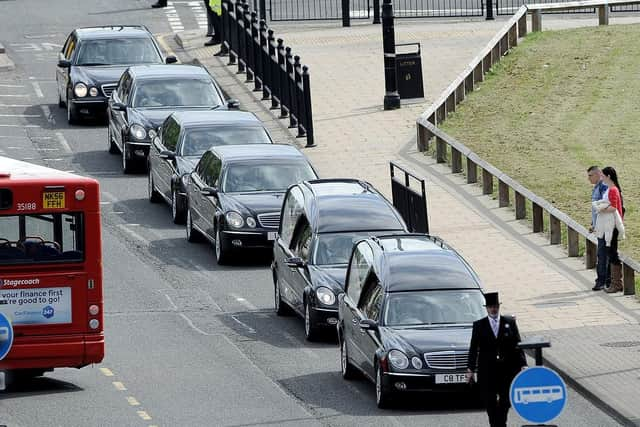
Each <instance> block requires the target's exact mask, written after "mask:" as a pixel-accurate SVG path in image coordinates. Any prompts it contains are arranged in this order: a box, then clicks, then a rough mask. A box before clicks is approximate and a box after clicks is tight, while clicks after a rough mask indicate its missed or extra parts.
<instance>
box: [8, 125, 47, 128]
mask: <svg viewBox="0 0 640 427" xmlns="http://www.w3.org/2000/svg"><path fill="white" fill-rule="evenodd" d="M0 127H3V128H39V127H40V126H38V125H0Z"/></svg>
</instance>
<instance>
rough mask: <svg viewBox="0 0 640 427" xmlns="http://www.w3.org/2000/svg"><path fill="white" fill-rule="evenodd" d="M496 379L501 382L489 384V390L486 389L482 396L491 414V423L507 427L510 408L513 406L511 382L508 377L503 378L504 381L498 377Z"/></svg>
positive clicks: (499, 426)
mask: <svg viewBox="0 0 640 427" xmlns="http://www.w3.org/2000/svg"><path fill="white" fill-rule="evenodd" d="M495 380H496V382H500V383H501V384H496V385H495V386H494V385H493V384H492V385H491V386H489V387H488V388H489V390H486V392H485V394H483V396H482V397H483V400H484V405H485V408H486V409H487V415H488V416H489V425H490V426H491V427H506V426H507V414H508V413H509V408H511V403H510V401H509V387H510V384H509V383H508V381H507V378H503V379H502V381H500V380H498V379H497V378H496V379H495Z"/></svg>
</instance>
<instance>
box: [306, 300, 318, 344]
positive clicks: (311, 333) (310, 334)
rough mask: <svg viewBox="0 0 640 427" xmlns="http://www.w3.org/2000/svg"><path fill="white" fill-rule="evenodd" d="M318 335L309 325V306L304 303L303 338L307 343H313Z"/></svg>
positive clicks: (313, 327) (314, 328)
mask: <svg viewBox="0 0 640 427" xmlns="http://www.w3.org/2000/svg"><path fill="white" fill-rule="evenodd" d="M317 335H318V331H317V329H316V327H315V326H313V325H312V324H311V309H310V308H309V304H307V302H306V301H305V303H304V336H305V338H306V339H307V341H315V340H316V338H317Z"/></svg>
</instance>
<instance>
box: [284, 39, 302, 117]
mask: <svg viewBox="0 0 640 427" xmlns="http://www.w3.org/2000/svg"><path fill="white" fill-rule="evenodd" d="M287 55H288V56H287V77H288V82H287V83H288V84H287V86H289V105H288V106H289V128H290V129H293V128H296V127H298V114H299V113H298V91H297V86H296V74H295V73H296V61H298V64H300V57H299V56H298V55H296V56H295V58H294V57H293V56H292V54H291V50H289V51H287Z"/></svg>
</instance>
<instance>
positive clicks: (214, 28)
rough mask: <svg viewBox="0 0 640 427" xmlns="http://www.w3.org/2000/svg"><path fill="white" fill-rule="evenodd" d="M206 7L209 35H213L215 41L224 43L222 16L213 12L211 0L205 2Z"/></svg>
mask: <svg viewBox="0 0 640 427" xmlns="http://www.w3.org/2000/svg"><path fill="white" fill-rule="evenodd" d="M204 6H205V8H206V9H207V35H209V34H211V36H212V37H213V39H214V40H216V41H218V42H221V41H222V37H221V35H222V21H221V19H220V15H218V14H217V13H215V12H214V11H213V10H211V6H210V5H209V0H204Z"/></svg>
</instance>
